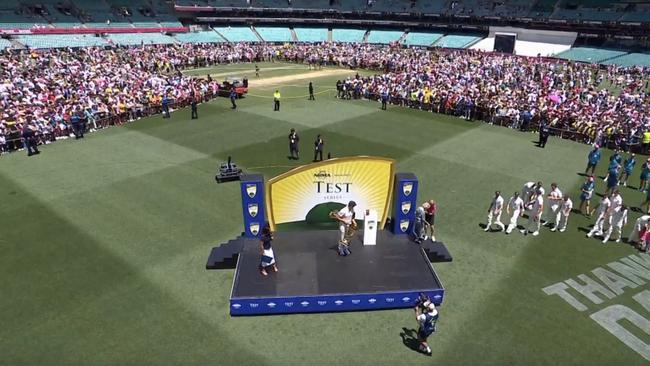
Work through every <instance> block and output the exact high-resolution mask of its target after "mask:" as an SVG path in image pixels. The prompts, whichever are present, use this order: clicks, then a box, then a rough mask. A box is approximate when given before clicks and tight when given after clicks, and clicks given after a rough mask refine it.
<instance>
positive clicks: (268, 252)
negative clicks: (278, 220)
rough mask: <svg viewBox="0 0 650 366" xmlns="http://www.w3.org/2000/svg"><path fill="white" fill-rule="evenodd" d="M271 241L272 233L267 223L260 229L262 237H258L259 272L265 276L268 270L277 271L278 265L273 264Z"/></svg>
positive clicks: (273, 256)
mask: <svg viewBox="0 0 650 366" xmlns="http://www.w3.org/2000/svg"><path fill="white" fill-rule="evenodd" d="M272 241H273V233H272V232H271V227H270V225H269V224H268V223H266V224H265V225H264V228H263V229H262V237H261V239H260V256H261V261H260V272H261V273H262V275H263V276H267V275H268V274H269V273H268V270H272V271H273V272H277V271H278V267H277V266H276V264H275V254H274V253H273V247H272V246H271V242H272Z"/></svg>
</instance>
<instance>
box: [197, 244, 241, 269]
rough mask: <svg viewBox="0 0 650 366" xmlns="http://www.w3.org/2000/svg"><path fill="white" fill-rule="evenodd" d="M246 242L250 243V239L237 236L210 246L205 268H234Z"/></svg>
mask: <svg viewBox="0 0 650 366" xmlns="http://www.w3.org/2000/svg"><path fill="white" fill-rule="evenodd" d="M247 239H248V240H247ZM247 242H248V244H249V245H250V244H251V243H250V242H251V239H250V238H245V237H243V236H239V237H237V238H235V239H232V240H228V242H226V243H223V244H221V245H219V246H218V247H214V248H212V251H210V256H209V257H208V263H206V265H205V269H234V268H235V267H237V259H238V258H239V253H241V251H242V250H244V244H245V243H247Z"/></svg>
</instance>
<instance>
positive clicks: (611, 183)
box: [605, 162, 619, 194]
mask: <svg viewBox="0 0 650 366" xmlns="http://www.w3.org/2000/svg"><path fill="white" fill-rule="evenodd" d="M612 165H613V162H612V164H610V167H611V166H612ZM618 173H619V165H618V163H617V164H616V166H615V168H612V169H610V170H609V172H608V173H607V177H606V178H605V179H606V182H607V190H606V191H605V194H609V193H612V192H613V191H614V190H615V189H616V187H617V186H618Z"/></svg>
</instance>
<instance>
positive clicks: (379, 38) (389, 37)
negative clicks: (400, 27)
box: [367, 30, 404, 44]
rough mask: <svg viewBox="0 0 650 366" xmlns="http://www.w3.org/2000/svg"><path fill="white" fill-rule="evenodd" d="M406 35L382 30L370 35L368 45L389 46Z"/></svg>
mask: <svg viewBox="0 0 650 366" xmlns="http://www.w3.org/2000/svg"><path fill="white" fill-rule="evenodd" d="M402 35H404V32H402V31H382V30H373V31H370V34H368V40H367V42H368V43H382V44H388V43H391V42H395V41H397V40H399V39H400V37H402Z"/></svg>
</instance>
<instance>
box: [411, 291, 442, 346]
mask: <svg viewBox="0 0 650 366" xmlns="http://www.w3.org/2000/svg"><path fill="white" fill-rule="evenodd" d="M415 319H416V320H417V322H418V325H419V328H418V342H420V346H419V350H420V351H421V352H424V353H426V354H428V355H430V354H431V348H430V347H429V344H428V343H427V338H429V336H430V335H431V334H432V333H433V332H435V331H436V322H437V321H438V310H436V306H435V305H434V304H433V303H432V302H431V300H430V299H429V298H424V299H422V297H421V300H420V301H418V304H417V305H416V306H415Z"/></svg>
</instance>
